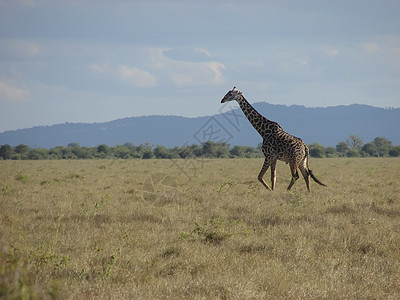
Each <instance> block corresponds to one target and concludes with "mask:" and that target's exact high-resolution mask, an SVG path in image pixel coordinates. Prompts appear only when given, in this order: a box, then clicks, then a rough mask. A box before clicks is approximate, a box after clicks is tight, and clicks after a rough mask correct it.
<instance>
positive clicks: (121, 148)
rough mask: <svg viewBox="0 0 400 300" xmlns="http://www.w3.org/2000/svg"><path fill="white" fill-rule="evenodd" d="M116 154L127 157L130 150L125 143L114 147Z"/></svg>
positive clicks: (118, 156) (116, 155)
mask: <svg viewBox="0 0 400 300" xmlns="http://www.w3.org/2000/svg"><path fill="white" fill-rule="evenodd" d="M114 156H115V157H117V158H122V159H127V158H129V157H130V150H129V148H128V147H127V146H125V145H117V146H115V148H114Z"/></svg>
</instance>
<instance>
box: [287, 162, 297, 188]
mask: <svg viewBox="0 0 400 300" xmlns="http://www.w3.org/2000/svg"><path fill="white" fill-rule="evenodd" d="M290 172H291V173H292V180H291V181H290V184H289V186H288V188H287V189H288V190H290V189H291V188H292V186H293V184H294V183H295V182H296V180H297V179H299V173H298V172H297V167H296V165H293V164H290Z"/></svg>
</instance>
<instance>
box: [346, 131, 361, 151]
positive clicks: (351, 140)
mask: <svg viewBox="0 0 400 300" xmlns="http://www.w3.org/2000/svg"><path fill="white" fill-rule="evenodd" d="M346 142H347V145H349V147H350V149H357V150H361V147H362V145H363V141H362V139H360V138H359V137H358V136H356V135H354V134H352V135H350V136H349V137H348V138H347V140H346Z"/></svg>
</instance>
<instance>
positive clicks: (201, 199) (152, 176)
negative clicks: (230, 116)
mask: <svg viewBox="0 0 400 300" xmlns="http://www.w3.org/2000/svg"><path fill="white" fill-rule="evenodd" d="M261 165H262V160H259V159H237V160H233V159H231V160H208V161H205V162H200V161H177V162H175V165H174V164H173V163H172V162H171V161H169V160H147V161H146V160H87V161H85V160H84V161H77V160H75V161H0V228H1V230H0V263H1V268H0V294H1V295H2V296H3V297H4V298H13V297H17V298H18V297H21V298H24V297H25V298H28V297H30V296H35V297H37V298H53V299H54V298H63V299H64V298H66V299H97V298H126V299H133V298H144V299H150V298H173V299H185V298H186V299H196V298H197V299H198V298H207V299H209V298H223V299H260V298H264V299H265V298H266V299H268V298H270V299H321V298H336V299H339V298H340V299H350V298H351V299H398V298H399V295H400V285H399V282H400V248H399V245H400V221H399V220H400V183H399V177H400V160H399V159H395V158H390V159H389V158H387V159H372V158H370V159H351V160H350V159H320V160H318V159H312V160H311V162H310V166H311V167H312V169H313V171H314V173H315V174H316V176H317V177H318V178H319V179H321V181H323V182H325V183H326V184H327V185H328V187H326V188H325V187H321V186H318V185H317V184H316V183H312V184H311V189H312V192H311V193H307V192H306V187H305V184H304V181H303V180H299V181H298V183H296V185H295V186H294V187H293V189H292V191H290V192H288V191H286V187H287V185H288V184H289V180H290V175H289V168H288V166H286V165H284V164H279V165H278V174H277V176H278V179H277V190H276V191H275V192H273V193H271V192H268V191H266V190H265V189H264V188H263V187H262V185H261V184H260V183H259V182H258V181H257V174H258V172H259V170H260V168H261ZM179 166H180V167H181V169H180V168H179ZM267 177H269V176H267ZM189 179H190V180H189ZM266 179H267V178H266Z"/></svg>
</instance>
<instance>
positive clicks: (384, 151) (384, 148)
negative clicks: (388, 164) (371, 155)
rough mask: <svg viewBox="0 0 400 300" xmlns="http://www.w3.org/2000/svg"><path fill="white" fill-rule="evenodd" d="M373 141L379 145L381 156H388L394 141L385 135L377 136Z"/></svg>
mask: <svg viewBox="0 0 400 300" xmlns="http://www.w3.org/2000/svg"><path fill="white" fill-rule="evenodd" d="M373 143H374V144H375V145H376V147H378V155H379V156H388V155H389V151H390V149H391V148H392V142H391V141H389V140H388V139H387V138H384V137H380V136H378V137H376V138H375V139H374V141H373Z"/></svg>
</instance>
